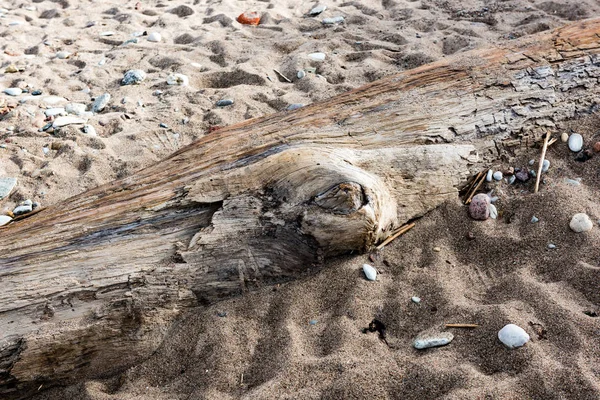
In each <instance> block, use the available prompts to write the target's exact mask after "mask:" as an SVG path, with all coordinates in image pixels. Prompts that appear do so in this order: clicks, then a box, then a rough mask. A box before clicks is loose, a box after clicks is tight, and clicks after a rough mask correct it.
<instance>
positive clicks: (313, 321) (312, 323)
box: [308, 319, 319, 325]
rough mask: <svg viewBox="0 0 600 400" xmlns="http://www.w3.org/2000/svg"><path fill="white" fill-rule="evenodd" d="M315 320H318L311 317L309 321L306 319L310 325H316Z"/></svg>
mask: <svg viewBox="0 0 600 400" xmlns="http://www.w3.org/2000/svg"><path fill="white" fill-rule="evenodd" d="M317 322H319V321H317V320H316V319H311V320H310V321H308V323H309V324H310V325H316V324H317Z"/></svg>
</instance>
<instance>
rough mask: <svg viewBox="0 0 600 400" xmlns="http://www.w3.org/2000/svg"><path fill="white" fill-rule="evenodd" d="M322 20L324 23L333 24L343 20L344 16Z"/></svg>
mask: <svg viewBox="0 0 600 400" xmlns="http://www.w3.org/2000/svg"><path fill="white" fill-rule="evenodd" d="M322 22H323V24H325V25H333V24H337V23H340V22H344V17H342V16H338V17H332V18H323V21H322Z"/></svg>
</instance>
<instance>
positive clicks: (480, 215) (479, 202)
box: [469, 193, 491, 221]
mask: <svg viewBox="0 0 600 400" xmlns="http://www.w3.org/2000/svg"><path fill="white" fill-rule="evenodd" d="M490 204H491V202H490V197H489V196H488V195H487V194H484V193H479V194H478V195H475V197H473V199H472V200H471V204H469V215H470V216H471V218H473V219H477V220H482V221H483V220H486V219H488V218H489V217H490Z"/></svg>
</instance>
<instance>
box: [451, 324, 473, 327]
mask: <svg viewBox="0 0 600 400" xmlns="http://www.w3.org/2000/svg"><path fill="white" fill-rule="evenodd" d="M478 327H479V325H478V324H446V328H478Z"/></svg>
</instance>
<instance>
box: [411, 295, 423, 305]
mask: <svg viewBox="0 0 600 400" xmlns="http://www.w3.org/2000/svg"><path fill="white" fill-rule="evenodd" d="M410 299H411V300H412V302H413V303H416V304H419V303H420V302H421V298H420V297H417V296H413V297H411V298H410Z"/></svg>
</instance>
